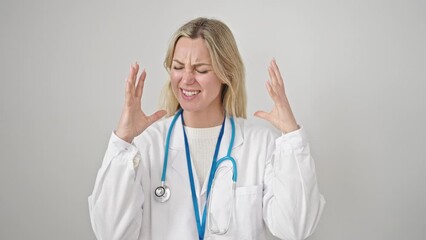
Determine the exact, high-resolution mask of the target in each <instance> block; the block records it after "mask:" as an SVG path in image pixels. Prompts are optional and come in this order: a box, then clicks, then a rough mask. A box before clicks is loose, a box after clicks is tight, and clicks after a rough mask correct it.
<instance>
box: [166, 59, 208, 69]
mask: <svg viewBox="0 0 426 240" xmlns="http://www.w3.org/2000/svg"><path fill="white" fill-rule="evenodd" d="M173 62H176V63H178V64H180V65H185V64H184V63H183V62H181V61H179V60H177V59H173ZM192 66H194V67H199V66H211V64H208V63H196V64H193V65H192Z"/></svg>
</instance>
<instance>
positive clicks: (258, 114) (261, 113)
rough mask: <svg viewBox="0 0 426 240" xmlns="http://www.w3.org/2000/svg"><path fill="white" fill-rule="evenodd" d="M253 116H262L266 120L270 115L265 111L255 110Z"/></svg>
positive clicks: (268, 119)
mask: <svg viewBox="0 0 426 240" xmlns="http://www.w3.org/2000/svg"><path fill="white" fill-rule="evenodd" d="M254 116H256V117H258V118H262V119H264V120H266V121H270V115H269V113H267V112H264V111H257V112H255V113H254Z"/></svg>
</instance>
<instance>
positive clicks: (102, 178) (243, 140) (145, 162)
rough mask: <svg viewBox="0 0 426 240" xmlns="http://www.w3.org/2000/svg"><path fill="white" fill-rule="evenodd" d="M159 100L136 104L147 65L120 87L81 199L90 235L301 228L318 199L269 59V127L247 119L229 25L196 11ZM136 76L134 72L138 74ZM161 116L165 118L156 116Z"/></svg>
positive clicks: (312, 219)
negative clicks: (153, 105)
mask: <svg viewBox="0 0 426 240" xmlns="http://www.w3.org/2000/svg"><path fill="white" fill-rule="evenodd" d="M164 65H165V68H166V69H167V71H168V73H169V76H170V79H169V81H168V82H167V84H166V86H165V88H164V94H163V103H164V106H163V107H164V110H159V111H157V112H155V113H154V114H152V115H149V116H148V115H146V114H145V113H144V112H143V111H142V109H141V96H142V92H143V86H144V81H145V77H146V73H145V71H143V72H142V73H139V66H138V65H137V64H134V65H132V67H131V69H130V74H129V77H128V80H127V85H126V98H125V104H124V107H123V111H122V116H121V119H120V121H119V124H118V127H117V129H116V131H114V132H113V133H112V135H111V139H110V142H109V145H108V149H107V151H106V154H105V157H104V160H103V163H102V167H101V168H100V170H99V172H98V175H97V179H96V183H95V187H94V190H93V193H92V195H91V196H90V197H89V207H90V216H91V222H92V227H93V230H94V232H95V235H96V237H97V238H98V239H135V240H136V239H257V240H258V239H265V237H266V235H265V234H266V228H268V229H269V230H270V232H271V233H272V234H273V235H275V236H277V237H278V238H281V239H304V238H306V237H308V236H309V235H310V234H312V232H313V231H314V229H315V227H316V225H317V224H318V221H319V218H320V215H321V212H322V209H323V206H324V203H325V201H324V198H323V197H322V195H321V194H320V192H319V190H318V186H317V180H316V174H315V166H314V161H313V159H312V157H311V155H310V152H309V145H308V142H307V139H306V135H305V132H304V130H303V128H301V127H300V126H299V125H298V124H297V122H296V119H295V118H294V115H293V113H292V111H291V108H290V105H289V102H288V100H287V97H286V94H285V89H284V84H283V79H282V77H281V74H280V71H279V69H278V66H277V64H276V62H275V60H272V61H271V64H270V66H269V78H270V79H269V81H268V82H267V84H266V88H267V91H268V93H269V95H270V96H271V98H272V100H273V101H274V107H273V109H272V111H271V112H264V111H258V112H256V113H255V116H257V117H260V118H262V119H265V120H266V121H269V122H271V123H272V124H273V126H275V127H276V130H277V131H273V130H271V129H269V128H265V127H262V126H257V125H253V124H249V123H247V122H246V121H245V118H246V93H245V80H244V66H243V62H242V60H241V57H240V54H239V52H238V48H237V45H236V42H235V39H234V37H233V35H232V33H231V31H230V29H229V28H228V27H227V26H226V25H225V24H224V23H222V22H220V21H218V20H213V19H206V18H197V19H194V20H192V21H190V22H188V23H186V24H184V25H183V26H182V27H181V28H179V29H178V30H177V31H176V33H175V34H174V35H173V37H172V40H171V42H170V46H169V48H168V50H167V55H166V58H165V61H164ZM138 75H139V77H138ZM165 115H167V117H166V118H165V119H162V120H160V119H161V118H162V117H164V116H165Z"/></svg>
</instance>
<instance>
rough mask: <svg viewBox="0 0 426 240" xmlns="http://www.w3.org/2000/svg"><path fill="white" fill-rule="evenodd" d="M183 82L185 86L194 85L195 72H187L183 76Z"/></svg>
mask: <svg viewBox="0 0 426 240" xmlns="http://www.w3.org/2000/svg"><path fill="white" fill-rule="evenodd" d="M182 81H183V82H184V83H185V84H193V83H194V82H195V75H194V72H193V71H192V70H189V69H187V70H185V72H184V74H183V76H182Z"/></svg>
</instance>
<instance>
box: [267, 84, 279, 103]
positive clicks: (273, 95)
mask: <svg viewBox="0 0 426 240" xmlns="http://www.w3.org/2000/svg"><path fill="white" fill-rule="evenodd" d="M265 86H266V89H267V90H268V94H269V96H270V97H271V98H272V101H274V102H277V101H279V97H278V94H277V93H276V92H275V89H274V88H273V87H272V85H271V83H270V82H269V81H266V83H265Z"/></svg>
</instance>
